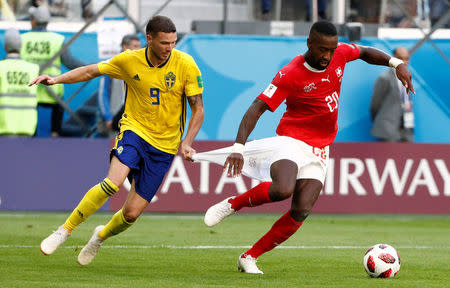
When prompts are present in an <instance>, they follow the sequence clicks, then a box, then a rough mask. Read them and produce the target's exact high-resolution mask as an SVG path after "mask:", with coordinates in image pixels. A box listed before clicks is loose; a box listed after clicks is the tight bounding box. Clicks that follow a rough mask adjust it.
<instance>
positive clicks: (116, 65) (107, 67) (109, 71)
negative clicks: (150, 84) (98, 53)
mask: <svg viewBox="0 0 450 288" xmlns="http://www.w3.org/2000/svg"><path fill="white" fill-rule="evenodd" d="M126 58H127V57H126V52H122V53H120V54H117V55H116V56H114V57H112V58H110V59H108V60H105V61H102V62H99V63H98V70H99V71H100V73H102V74H106V75H109V76H110V77H112V78H116V79H121V80H124V79H123V78H122V77H123V76H122V69H121V67H122V64H123V63H126Z"/></svg>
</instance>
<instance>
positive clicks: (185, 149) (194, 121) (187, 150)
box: [180, 94, 205, 161]
mask: <svg viewBox="0 0 450 288" xmlns="http://www.w3.org/2000/svg"><path fill="white" fill-rule="evenodd" d="M187 99H188V102H189V106H190V107H191V118H190V119H189V126H188V130H187V132H186V137H185V138H184V140H183V142H181V151H180V152H181V154H182V155H183V157H184V159H186V160H189V161H193V160H192V155H194V154H195V153H196V151H195V150H194V149H193V148H192V143H193V142H194V139H195V136H197V133H198V131H200V127H202V124H203V119H204V118H205V110H204V108H203V98H202V94H197V95H194V96H190V97H187Z"/></svg>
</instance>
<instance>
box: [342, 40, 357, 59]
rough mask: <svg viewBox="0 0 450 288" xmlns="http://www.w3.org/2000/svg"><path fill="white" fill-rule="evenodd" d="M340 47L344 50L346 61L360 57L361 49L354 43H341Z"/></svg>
mask: <svg viewBox="0 0 450 288" xmlns="http://www.w3.org/2000/svg"><path fill="white" fill-rule="evenodd" d="M339 49H340V50H341V51H342V54H343V55H344V57H345V61H346V62H350V61H353V60H356V59H358V58H359V49H358V47H357V46H356V44H354V43H352V44H346V43H339Z"/></svg>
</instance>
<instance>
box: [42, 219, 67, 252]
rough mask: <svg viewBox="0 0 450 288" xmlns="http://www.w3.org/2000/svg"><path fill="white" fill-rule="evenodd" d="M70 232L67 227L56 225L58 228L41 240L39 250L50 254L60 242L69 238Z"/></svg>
mask: <svg viewBox="0 0 450 288" xmlns="http://www.w3.org/2000/svg"><path fill="white" fill-rule="evenodd" d="M69 236H70V234H69V231H68V230H67V229H64V228H63V225H61V226H59V227H58V230H56V231H53V233H52V234H50V236H48V237H47V238H45V239H44V240H42V242H41V252H42V253H44V255H50V254H52V253H53V252H55V250H56V249H57V248H58V247H59V246H60V245H61V244H62V243H64V242H65V241H66V240H67V238H69Z"/></svg>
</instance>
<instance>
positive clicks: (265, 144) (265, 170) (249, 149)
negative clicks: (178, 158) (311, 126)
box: [193, 136, 329, 184]
mask: <svg viewBox="0 0 450 288" xmlns="http://www.w3.org/2000/svg"><path fill="white" fill-rule="evenodd" d="M231 149H232V147H231V146H230V147H226V148H222V149H217V150H212V151H207V152H201V153H196V154H194V156H193V159H194V161H208V162H213V163H216V164H219V165H223V164H224V163H225V160H226V159H227V157H228V155H230V153H231ZM282 159H287V160H291V161H293V162H295V163H296V164H297V166H298V173H297V179H317V180H319V181H320V182H322V184H323V183H324V181H325V175H326V172H327V166H328V159H329V147H328V146H327V147H325V148H317V147H313V146H311V145H308V144H306V143H305V142H303V141H300V140H297V139H294V138H291V137H287V136H276V137H271V138H264V139H260V140H254V141H250V142H247V143H245V150H244V168H243V169H242V173H243V174H244V175H246V176H248V177H251V178H254V179H257V180H260V181H271V177H270V166H271V165H272V164H273V163H274V162H276V161H278V160H282Z"/></svg>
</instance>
